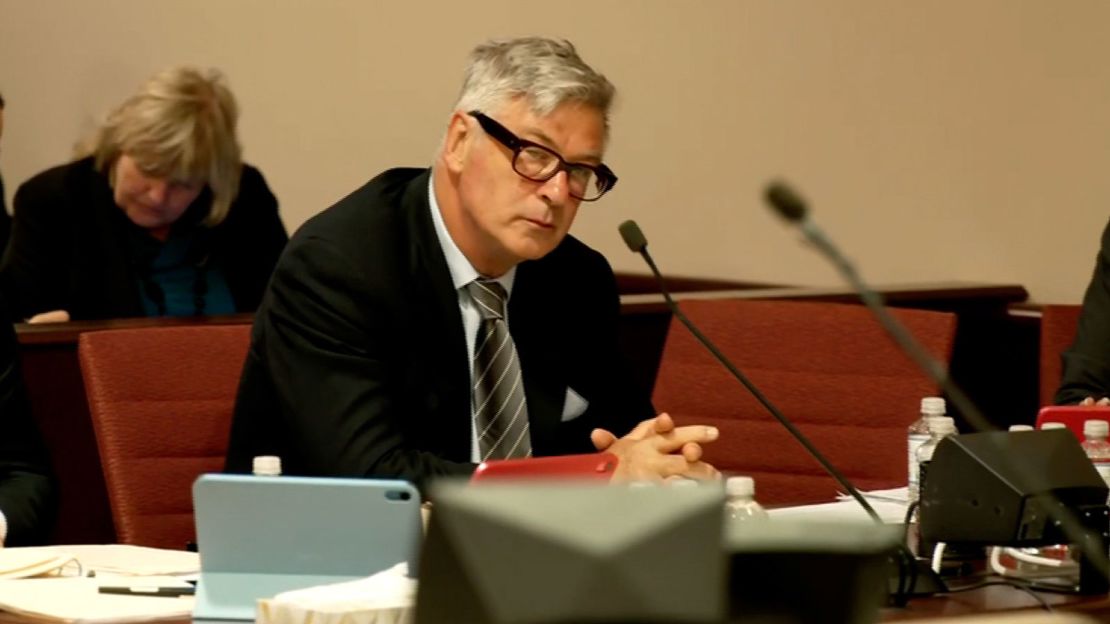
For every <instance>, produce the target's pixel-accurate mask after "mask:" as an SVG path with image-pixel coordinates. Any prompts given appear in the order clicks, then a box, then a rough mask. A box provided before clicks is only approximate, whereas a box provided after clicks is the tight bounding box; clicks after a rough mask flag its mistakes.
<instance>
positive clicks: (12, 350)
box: [0, 316, 55, 546]
mask: <svg viewBox="0 0 1110 624" xmlns="http://www.w3.org/2000/svg"><path fill="white" fill-rule="evenodd" d="M0 318H7V317H6V316H0ZM50 474H51V473H50V467H49V462H48V460H47V454H46V447H45V446H44V445H43V442H42V437H41V435H40V433H39V430H38V427H37V426H36V425H35V421H34V419H33V418H32V417H31V406H30V403H28V401H27V392H26V389H25V388H24V386H23V378H22V376H21V374H20V372H19V350H18V347H17V343H16V338H15V331H14V330H13V328H12V325H11V323H5V322H2V321H0V546H5V545H6V546H27V545H32V544H41V543H45V541H46V537H47V535H48V534H49V532H50V529H51V527H52V526H53V522H54V513H55V500H54V483H53V480H52V479H51V476H50Z"/></svg>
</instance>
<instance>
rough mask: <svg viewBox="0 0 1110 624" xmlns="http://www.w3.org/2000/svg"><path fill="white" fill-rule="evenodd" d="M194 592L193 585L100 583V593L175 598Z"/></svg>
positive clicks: (190, 594)
mask: <svg viewBox="0 0 1110 624" xmlns="http://www.w3.org/2000/svg"><path fill="white" fill-rule="evenodd" d="M195 592H196V588H195V587H154V586H150V585H148V586H141V585H140V586H123V587H117V586H112V585H102V586H101V587H100V593H102V594H123V595H126V596H164V597H168V598H176V597H178V596H192V595H193V594H194V593H195Z"/></svg>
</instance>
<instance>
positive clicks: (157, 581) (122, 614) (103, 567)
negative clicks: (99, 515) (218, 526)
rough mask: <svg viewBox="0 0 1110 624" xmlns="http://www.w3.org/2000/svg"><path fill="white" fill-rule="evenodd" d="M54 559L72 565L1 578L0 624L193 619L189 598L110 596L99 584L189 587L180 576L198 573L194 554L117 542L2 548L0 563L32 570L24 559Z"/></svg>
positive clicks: (99, 623) (100, 622)
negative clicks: (40, 574) (40, 573)
mask: <svg viewBox="0 0 1110 624" xmlns="http://www.w3.org/2000/svg"><path fill="white" fill-rule="evenodd" d="M52 558H53V559H56V560H57V561H62V562H64V561H70V563H67V564H65V565H63V566H62V567H60V568H57V567H55V568H53V569H51V570H45V569H44V570H43V572H45V573H46V574H44V576H43V577H39V578H19V579H11V580H7V579H5V580H0V624H6V623H16V622H20V623H29V622H65V623H88V624H109V623H113V624H114V623H128V622H155V621H161V620H188V619H189V618H190V617H191V614H192V612H193V597H192V596H181V597H166V596H149V595H126V594H108V593H101V592H100V586H101V585H109V586H116V587H123V586H136V587H142V588H149V587H165V588H191V587H192V585H190V584H189V583H187V582H186V581H185V580H184V578H183V576H193V575H195V574H196V572H197V571H198V570H199V569H200V559H199V557H198V556H197V554H196V553H191V552H185V551H176V550H163V549H158V548H144V547H140V546H124V545H120V544H107V545H75V546H44V547H36V548H6V549H0V564H3V562H4V561H9V562H10V563H11V564H12V566H16V565H22V566H24V567H25V568H26V569H27V570H29V571H30V570H32V569H33V567H32V566H27V565H26V563H27V562H28V561H35V560H38V559H41V560H43V561H49V560H51V559H52ZM74 562H76V563H74ZM78 564H79V565H78ZM39 567H43V568H45V567H46V566H39ZM89 573H94V574H95V576H94V577H89V576H88V575H89ZM170 575H173V576H170Z"/></svg>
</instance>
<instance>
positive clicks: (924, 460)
mask: <svg viewBox="0 0 1110 624" xmlns="http://www.w3.org/2000/svg"><path fill="white" fill-rule="evenodd" d="M955 433H956V421H954V420H952V419H951V418H950V417H948V416H936V417H934V418H932V419H930V420H929V439H928V440H926V442H925V444H922V445H921V446H920V447H919V448H918V449H917V486H918V488H919V491H920V492H922V493H923V492H925V478H926V476H928V473H929V463H930V462H932V461H933V453H936V451H937V445H938V444H940V441H941V440H943V439H944V438H946V437H948V436H950V435H953V434H955Z"/></svg>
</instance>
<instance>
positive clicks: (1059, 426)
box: [1041, 422, 1068, 431]
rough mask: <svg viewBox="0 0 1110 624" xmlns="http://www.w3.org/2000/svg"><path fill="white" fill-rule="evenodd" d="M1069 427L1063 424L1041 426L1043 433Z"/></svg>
mask: <svg viewBox="0 0 1110 624" xmlns="http://www.w3.org/2000/svg"><path fill="white" fill-rule="evenodd" d="M1067 428H1068V426H1067V425H1065V424H1064V423H1062V422H1046V423H1044V424H1043V425H1041V431H1048V430H1049V429H1067Z"/></svg>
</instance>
